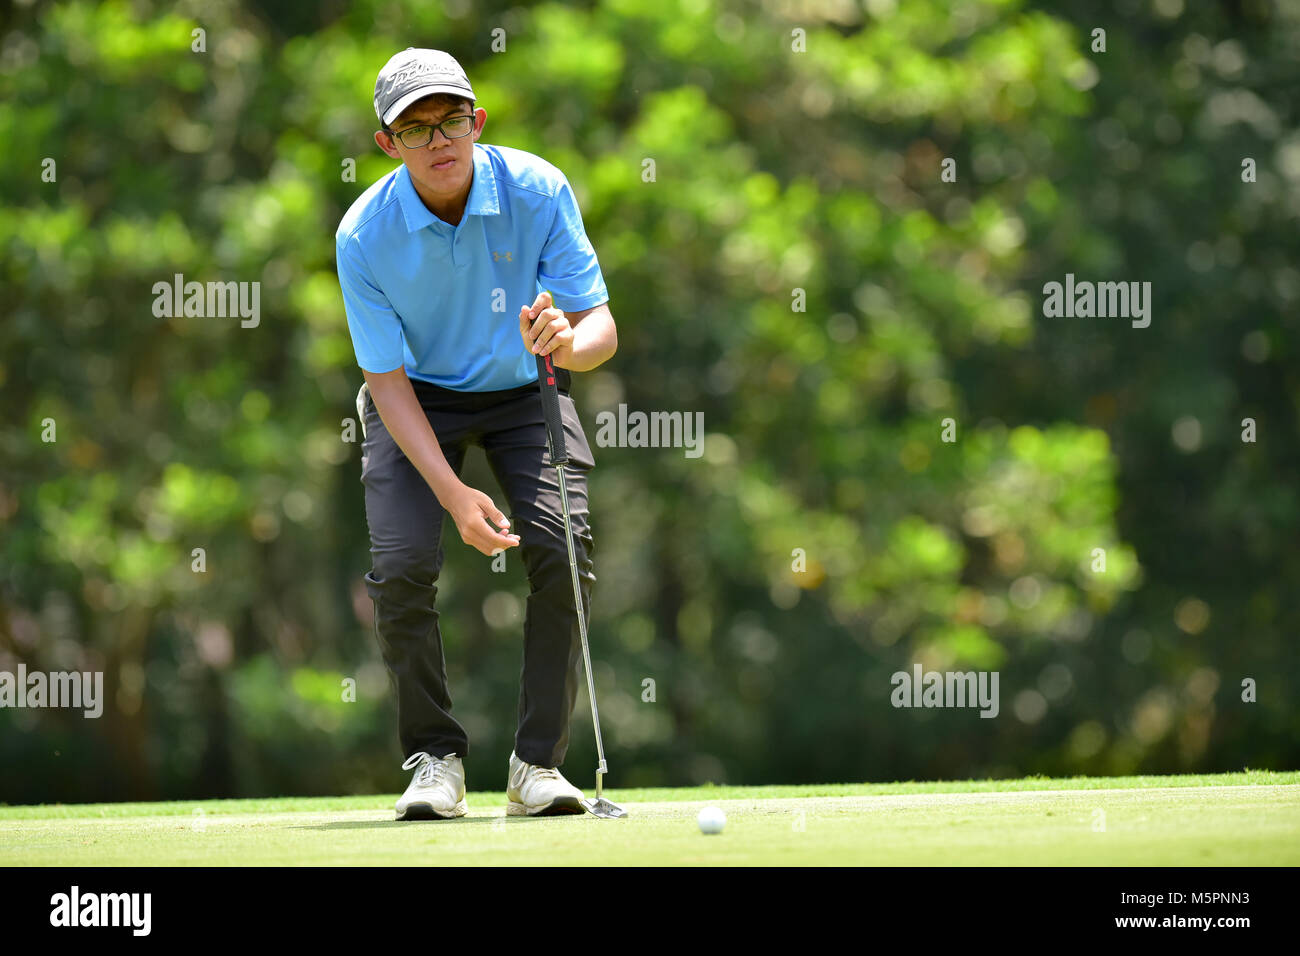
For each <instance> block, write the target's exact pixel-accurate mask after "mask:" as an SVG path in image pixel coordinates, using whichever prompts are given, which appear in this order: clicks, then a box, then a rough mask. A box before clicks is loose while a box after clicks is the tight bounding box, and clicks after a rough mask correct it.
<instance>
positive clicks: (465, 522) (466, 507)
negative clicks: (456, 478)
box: [442, 483, 519, 557]
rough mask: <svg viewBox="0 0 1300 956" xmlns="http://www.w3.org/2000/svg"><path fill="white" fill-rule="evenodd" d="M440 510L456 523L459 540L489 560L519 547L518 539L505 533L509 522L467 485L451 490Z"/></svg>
mask: <svg viewBox="0 0 1300 956" xmlns="http://www.w3.org/2000/svg"><path fill="white" fill-rule="evenodd" d="M442 507H443V508H444V509H445V510H446V512H447V514H449V515H451V518H452V520H453V521H455V522H456V530H457V531H459V532H460V539H461V540H462V541H464V542H465V543H466V544H467V545H469V546H470V547H471V548H477V549H478V550H479V551H482V552H483V553H484V554H486V555H488V556H489V557H491V556H492V555H493V554H496V553H497V552H498V551H504V550H505V549H506V548H513V547H515V546H516V545H518V544H519V535H517V534H506V533H505V532H506V531H507V530H508V529H509V528H510V521H509V519H507V518H506V516H505V515H503V514H502V513H501V512H500V511H498V510H497V506H496V505H494V504H493V503H492V499H491V498H489V497H488V496H487V495H485V494H483V492H481V491H478V490H476V489H474V488H471V487H470V486H469V485H466V484H463V483H462V484H461V485H460V487H458V488H456V489H455V490H453V491H452V492H451V493H450V494H449V495H447V500H446V501H443V502H442ZM498 529H500V530H498Z"/></svg>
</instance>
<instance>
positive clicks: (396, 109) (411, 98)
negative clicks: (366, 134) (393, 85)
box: [380, 83, 474, 126]
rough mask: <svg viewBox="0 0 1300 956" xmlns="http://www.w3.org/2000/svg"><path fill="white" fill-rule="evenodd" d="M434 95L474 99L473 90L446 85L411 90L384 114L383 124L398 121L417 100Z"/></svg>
mask: <svg viewBox="0 0 1300 956" xmlns="http://www.w3.org/2000/svg"><path fill="white" fill-rule="evenodd" d="M434 93H452V94H454V95H456V96H463V97H465V99H467V100H472V99H474V91H473V90H467V89H465V87H463V86H450V85H448V84H446V83H434V84H433V85H432V86H422V87H420V88H419V89H418V90H411V92H409V93H407V94H406V95H405V96H403V97H402V98H401V99H400V100H398V101H397V102H396V103H394V104H393V105H392V106H390V107H388V111H387V112H386V113H384V115H383V116H381V117H380V119H381V120H382V121H383V124H384V125H385V126H387V125H388V124H389V123H391V122H392V121H393V120H395V119H397V117H399V116H401V115H402V110H404V109H406V108H407V107H408V106H410V105H411V104H412V103H414V102H415V101H416V100H422V99H424V98H425V97H426V96H432V95H433V94H434Z"/></svg>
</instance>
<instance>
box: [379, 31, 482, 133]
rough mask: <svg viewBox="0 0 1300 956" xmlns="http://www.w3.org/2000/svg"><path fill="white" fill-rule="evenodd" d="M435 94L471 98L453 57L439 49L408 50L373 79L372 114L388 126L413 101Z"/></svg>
mask: <svg viewBox="0 0 1300 956" xmlns="http://www.w3.org/2000/svg"><path fill="white" fill-rule="evenodd" d="M434 93H454V94H456V95H457V96H463V97H465V98H466V99H470V100H472V99H474V98H475V97H474V90H473V88H472V87H471V86H470V85H469V77H467V76H466V75H465V71H464V70H463V69H461V66H460V64H459V63H457V62H456V58H455V57H453V56H452V55H451V54H449V53H444V52H443V51H442V50H423V49H417V48H415V47H411V48H408V49H405V50H403V51H402V52H401V53H398V54H397V55H396V56H394V57H393V58H392V59H390V60H389V61H388V62H387V63H385V64H384V68H383V69H382V70H380V71H379V76H378V78H377V79H376V80H375V112H376V113H378V114H379V119H380V121H381V122H384V123H387V122H389V121H391V120H393V119H395V118H396V117H397V115H398V114H399V113H401V111H402V110H404V109H405V108H406V107H407V106H409V105H410V104H412V103H414V102H415V101H416V100H418V99H421V98H423V97H425V96H431V95H432V94H434Z"/></svg>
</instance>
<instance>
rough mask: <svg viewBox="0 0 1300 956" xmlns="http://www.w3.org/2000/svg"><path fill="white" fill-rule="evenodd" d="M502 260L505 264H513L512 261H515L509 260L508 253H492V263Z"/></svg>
mask: <svg viewBox="0 0 1300 956" xmlns="http://www.w3.org/2000/svg"><path fill="white" fill-rule="evenodd" d="M502 259H505V260H506V262H514V261H515V260H513V259H511V258H510V253H508V252H494V253H492V261H493V262H500V261H501V260H502Z"/></svg>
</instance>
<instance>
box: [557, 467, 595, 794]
mask: <svg viewBox="0 0 1300 956" xmlns="http://www.w3.org/2000/svg"><path fill="white" fill-rule="evenodd" d="M555 471H556V473H557V474H558V475H559V479H560V512H561V513H562V514H563V515H564V540H565V543H566V544H568V546H569V571H570V572H571V573H572V575H573V601H574V605H575V606H576V607H577V609H578V635H579V636H580V637H581V638H582V662H583V664H584V665H585V670H586V672H587V697H588V698H589V699H590V701H591V723H592V726H594V727H595V729H596V757H597V758H598V759H599V761H600V763H599V765H598V766H597V767H596V799H597V800H599V799H600V794H601V790H602V789H603V783H604V781H603V778H604V776H605V772H606V770H605V744H604V743H603V741H602V740H601V737H600V713H599V712H598V711H597V710H596V680H595V678H594V677H593V676H592V674H591V649H590V648H589V647H588V646H587V616H586V614H585V613H584V611H583V607H582V586H581V584H580V583H579V579H578V559H577V556H576V554H577V553H576V552H575V551H574V549H573V525H572V523H571V522H570V520H569V492H568V489H567V488H566V487H565V483H564V465H556V466H555Z"/></svg>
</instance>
